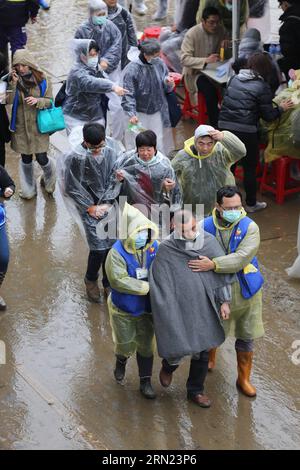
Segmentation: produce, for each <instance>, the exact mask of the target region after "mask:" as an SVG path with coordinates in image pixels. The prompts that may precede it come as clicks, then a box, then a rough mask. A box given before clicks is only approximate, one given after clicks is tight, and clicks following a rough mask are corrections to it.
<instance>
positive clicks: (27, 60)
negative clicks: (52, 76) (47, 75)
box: [12, 49, 43, 73]
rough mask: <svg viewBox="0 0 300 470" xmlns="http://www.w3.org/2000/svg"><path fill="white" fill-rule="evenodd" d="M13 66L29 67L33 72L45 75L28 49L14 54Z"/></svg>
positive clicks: (19, 50)
mask: <svg viewBox="0 0 300 470" xmlns="http://www.w3.org/2000/svg"><path fill="white" fill-rule="evenodd" d="M12 64H13V66H14V67H15V66H16V65H17V64H22V65H27V66H28V67H30V68H31V69H32V70H36V71H37V72H40V73H43V71H42V70H41V69H40V67H39V66H38V65H37V64H36V62H35V59H34V57H33V55H32V54H31V52H29V51H28V50H27V49H18V50H17V51H16V52H15V53H14V57H13V63H12Z"/></svg>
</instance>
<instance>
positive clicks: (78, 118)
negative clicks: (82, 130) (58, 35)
mask: <svg viewBox="0 0 300 470" xmlns="http://www.w3.org/2000/svg"><path fill="white" fill-rule="evenodd" d="M72 46H73V48H74V54H75V60H76V62H75V64H74V66H73V67H72V69H71V71H70V73H69V75H68V78H67V83H66V98H65V100H64V103H63V112H64V116H65V122H66V126H67V132H68V133H69V132H71V130H72V128H74V127H76V126H78V125H82V126H83V125H84V124H85V123H87V122H90V121H93V122H98V123H99V124H102V125H104V126H105V124H106V112H107V106H108V95H109V96H111V95H112V94H116V95H120V96H122V95H123V94H124V93H125V90H123V88H122V87H119V86H118V85H117V84H115V83H114V82H112V81H111V80H109V79H108V78H105V77H104V75H103V72H101V70H99V67H98V52H99V48H98V46H97V44H96V42H95V41H93V40H91V39H74V40H73V42H72ZM111 92H113V93H111Z"/></svg>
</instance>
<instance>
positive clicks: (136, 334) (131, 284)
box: [105, 204, 158, 357]
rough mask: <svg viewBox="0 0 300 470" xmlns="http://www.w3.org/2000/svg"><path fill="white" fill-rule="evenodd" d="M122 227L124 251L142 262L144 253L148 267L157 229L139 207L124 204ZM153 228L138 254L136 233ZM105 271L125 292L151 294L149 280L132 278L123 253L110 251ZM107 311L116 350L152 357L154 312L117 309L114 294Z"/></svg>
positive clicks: (117, 286)
mask: <svg viewBox="0 0 300 470" xmlns="http://www.w3.org/2000/svg"><path fill="white" fill-rule="evenodd" d="M121 224H122V229H121V232H122V233H123V234H124V236H125V237H127V238H125V239H123V240H121V241H122V245H123V247H124V248H125V250H126V251H127V252H128V253H130V254H134V256H135V257H136V259H137V260H138V262H139V263H140V258H141V254H142V253H141V252H143V253H144V256H143V261H142V263H141V264H142V265H143V266H144V267H145V262H146V256H145V253H146V251H147V250H148V249H151V246H152V244H153V242H154V241H155V240H156V239H157V237H158V228H157V227H156V225H155V224H153V223H152V222H150V220H148V219H147V217H145V216H144V215H143V214H142V213H141V212H140V211H139V210H138V209H136V208H134V207H132V206H130V205H129V204H125V207H124V211H123V214H122V220H121ZM145 229H149V230H151V240H149V241H148V243H147V244H146V245H145V247H144V248H143V249H142V250H139V255H140V256H139V257H138V256H137V254H136V253H137V250H136V248H135V241H134V235H135V234H136V233H137V232H138V231H141V230H145ZM105 269H106V274H107V277H108V279H109V283H110V286H111V287H112V288H113V289H115V290H116V291H118V292H121V293H123V294H131V295H139V296H149V282H148V280H142V279H136V278H133V277H130V276H129V274H128V270H127V265H126V261H125V260H124V258H123V257H122V256H121V255H120V253H119V252H118V251H117V250H115V249H114V248H112V249H111V250H110V252H109V253H108V256H107V259H106V263H105ZM107 304H108V310H109V316H110V324H111V327H112V335H113V341H114V345H115V353H116V354H120V355H122V356H125V357H129V356H131V355H132V354H134V353H135V352H136V351H137V352H139V354H141V355H142V356H144V357H149V356H151V355H152V354H153V351H154V344H155V343H154V329H153V322H152V315H151V314H150V313H143V314H142V315H139V316H137V317H134V316H133V315H131V314H129V313H127V312H124V311H122V310H120V309H118V308H117V307H116V306H115V305H114V304H113V302H112V300H111V296H109V298H108V302H107Z"/></svg>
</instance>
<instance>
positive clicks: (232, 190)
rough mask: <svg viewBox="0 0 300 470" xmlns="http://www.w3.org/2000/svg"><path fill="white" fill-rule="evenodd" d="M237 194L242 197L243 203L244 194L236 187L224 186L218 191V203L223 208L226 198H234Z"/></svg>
mask: <svg viewBox="0 0 300 470" xmlns="http://www.w3.org/2000/svg"><path fill="white" fill-rule="evenodd" d="M236 194H238V195H239V196H240V198H241V201H242V193H241V191H240V190H239V189H238V188H237V187H236V186H223V188H220V189H219V190H218V191H217V203H218V204H219V206H221V205H222V203H223V198H224V197H233V196H235V195H236Z"/></svg>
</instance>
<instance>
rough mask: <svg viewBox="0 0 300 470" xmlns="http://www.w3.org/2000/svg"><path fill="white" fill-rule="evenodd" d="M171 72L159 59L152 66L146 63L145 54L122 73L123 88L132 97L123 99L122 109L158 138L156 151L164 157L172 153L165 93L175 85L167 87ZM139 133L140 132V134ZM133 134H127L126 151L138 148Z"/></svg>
mask: <svg viewBox="0 0 300 470" xmlns="http://www.w3.org/2000/svg"><path fill="white" fill-rule="evenodd" d="M168 73H169V72H168V69H167V67H166V65H165V64H164V62H163V61H162V60H161V59H160V58H159V57H158V58H156V59H154V61H153V63H152V64H149V63H148V62H146V61H145V60H143V56H142V54H140V56H139V57H138V58H136V59H134V60H133V61H132V62H130V64H128V65H127V66H126V67H125V69H124V71H123V87H124V88H126V89H127V90H128V91H129V93H127V94H126V95H124V96H123V98H122V107H123V109H124V111H125V113H126V115H127V119H126V120H127V128H128V124H129V119H130V118H131V117H133V116H137V117H138V119H139V122H140V125H141V126H142V128H143V129H151V130H152V131H154V132H155V134H156V135H157V148H158V150H160V151H161V152H162V153H164V154H166V155H167V154H168V152H169V151H170V150H172V149H173V147H172V145H173V139H172V129H171V122H170V118H169V108H168V103H167V99H166V93H168V92H171V91H172V89H173V85H168V84H167V83H166V78H167V76H168ZM139 131H140V130H139ZM135 137H136V135H135V134H134V132H131V131H130V130H129V132H127V135H125V138H126V148H127V149H128V150H129V149H133V148H134V147H135Z"/></svg>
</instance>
